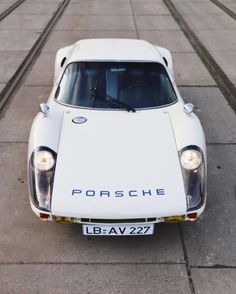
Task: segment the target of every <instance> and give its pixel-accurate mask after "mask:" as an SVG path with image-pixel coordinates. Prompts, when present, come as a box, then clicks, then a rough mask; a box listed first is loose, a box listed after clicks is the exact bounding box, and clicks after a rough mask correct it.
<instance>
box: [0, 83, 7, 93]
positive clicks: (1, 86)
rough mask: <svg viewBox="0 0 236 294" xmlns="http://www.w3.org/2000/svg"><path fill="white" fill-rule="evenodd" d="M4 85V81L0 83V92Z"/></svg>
mask: <svg viewBox="0 0 236 294" xmlns="http://www.w3.org/2000/svg"><path fill="white" fill-rule="evenodd" d="M5 85H6V84H4V83H0V93H1V92H2V90H3V89H4V87H5Z"/></svg>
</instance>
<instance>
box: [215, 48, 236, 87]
mask: <svg viewBox="0 0 236 294" xmlns="http://www.w3.org/2000/svg"><path fill="white" fill-rule="evenodd" d="M211 55H212V56H213V58H214V59H215V60H216V62H217V63H218V65H219V66H220V67H221V68H222V69H223V71H224V73H225V74H226V75H227V76H228V78H229V79H230V80H231V82H232V83H233V84H235V85H236V71H235V68H236V51H225V52H224V51H212V52H211Z"/></svg>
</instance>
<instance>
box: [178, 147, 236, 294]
mask: <svg viewBox="0 0 236 294" xmlns="http://www.w3.org/2000/svg"><path fill="white" fill-rule="evenodd" d="M235 174H236V145H208V200H207V206H206V210H205V212H204V213H203V214H202V216H201V217H200V218H198V220H197V221H196V222H195V223H187V222H186V223H183V224H182V228H183V234H184V242H185V246H186V250H187V255H188V260H189V264H190V265H191V266H214V265H224V266H236V251H235V240H236V229H235V225H234V224H235V223H236V215H235V204H236V185H235ZM210 284H211V283H210ZM210 284H209V285H210ZM205 293H208V292H205ZM225 293H226V292H225Z"/></svg>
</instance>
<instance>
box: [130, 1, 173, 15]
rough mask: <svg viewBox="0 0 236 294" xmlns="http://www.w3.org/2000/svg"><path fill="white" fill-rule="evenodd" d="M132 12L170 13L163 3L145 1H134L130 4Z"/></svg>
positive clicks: (142, 13)
mask: <svg viewBox="0 0 236 294" xmlns="http://www.w3.org/2000/svg"><path fill="white" fill-rule="evenodd" d="M132 9H133V12H134V14H141V15H148V14H156V15H158V14H170V11H169V9H168V8H167V7H166V5H165V4H164V3H160V2H159V3H147V2H141V3H140V2H134V3H133V5H132Z"/></svg>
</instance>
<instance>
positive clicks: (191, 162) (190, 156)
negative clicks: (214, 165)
mask: <svg viewBox="0 0 236 294" xmlns="http://www.w3.org/2000/svg"><path fill="white" fill-rule="evenodd" d="M180 162H181V165H182V167H183V168H185V169H187V170H194V169H197V168H199V166H200V165H201V163H202V154H201V152H199V151H198V150H194V149H190V150H185V151H183V152H182V154H181V157H180Z"/></svg>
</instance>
